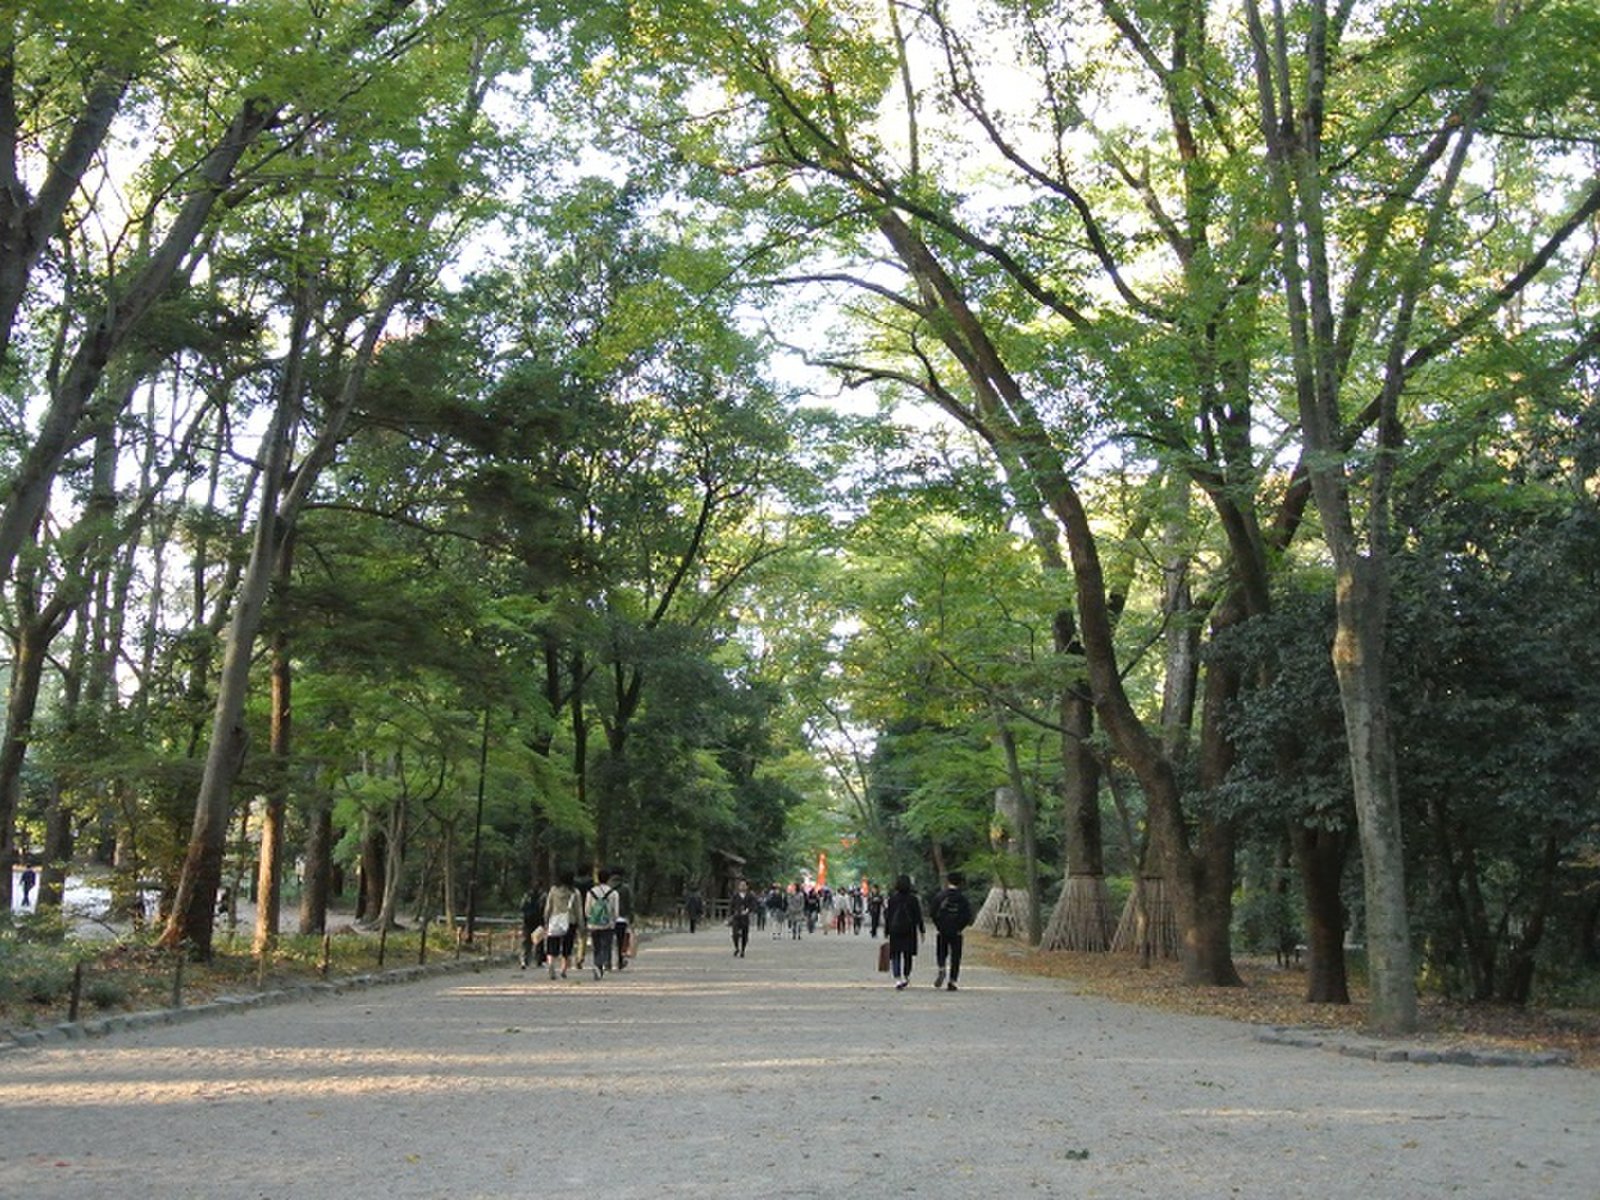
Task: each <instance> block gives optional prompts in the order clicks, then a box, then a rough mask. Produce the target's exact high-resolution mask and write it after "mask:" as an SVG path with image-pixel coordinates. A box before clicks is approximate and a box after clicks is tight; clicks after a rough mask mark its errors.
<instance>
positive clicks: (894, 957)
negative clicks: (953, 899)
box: [883, 875, 927, 991]
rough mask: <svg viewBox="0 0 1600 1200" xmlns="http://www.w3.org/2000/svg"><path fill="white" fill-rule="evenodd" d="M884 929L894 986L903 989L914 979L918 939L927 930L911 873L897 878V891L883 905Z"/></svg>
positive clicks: (895, 887)
mask: <svg viewBox="0 0 1600 1200" xmlns="http://www.w3.org/2000/svg"><path fill="white" fill-rule="evenodd" d="M883 929H884V932H885V933H887V934H888V935H889V971H890V973H891V974H892V975H893V976H894V986H895V987H896V988H897V989H899V990H901V991H904V990H905V988H906V986H907V985H908V984H910V982H911V964H912V962H913V961H914V960H915V959H916V957H917V942H918V941H919V940H920V939H921V938H922V936H923V934H924V933H926V932H927V928H926V926H924V925H923V923H922V902H921V901H919V900H918V899H917V895H916V893H915V892H913V891H912V890H911V877H910V876H909V875H902V876H900V877H899V878H898V879H896V880H895V881H894V891H893V892H891V893H890V894H889V902H888V904H886V905H884V912H883Z"/></svg>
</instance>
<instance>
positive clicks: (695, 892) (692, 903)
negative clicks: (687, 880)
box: [683, 888, 706, 933]
mask: <svg viewBox="0 0 1600 1200" xmlns="http://www.w3.org/2000/svg"><path fill="white" fill-rule="evenodd" d="M705 910H706V902H705V899H704V897H702V896H701V895H700V889H699V888H691V889H690V890H689V892H688V894H687V895H685V896H684V898H683V911H684V912H686V913H688V914H689V932H690V933H693V932H694V931H695V930H696V929H698V928H699V926H700V914H701V913H703V912H705Z"/></svg>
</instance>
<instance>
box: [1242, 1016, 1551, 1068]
mask: <svg viewBox="0 0 1600 1200" xmlns="http://www.w3.org/2000/svg"><path fill="white" fill-rule="evenodd" d="M1255 1040H1256V1041H1258V1042H1267V1043H1269V1044H1271V1045H1275V1046H1296V1047H1299V1048H1300V1049H1303V1050H1326V1051H1328V1052H1330V1053H1332V1054H1342V1055H1344V1056H1345V1057H1347V1058H1364V1059H1369V1060H1371V1061H1373V1062H1385V1063H1399V1062H1403V1063H1422V1064H1427V1065H1437V1064H1444V1065H1448V1066H1456V1067H1570V1066H1571V1065H1572V1062H1573V1059H1572V1055H1571V1054H1569V1053H1567V1052H1566V1051H1565V1050H1529V1051H1522V1050H1503V1049H1493V1050H1488V1049H1478V1048H1476V1047H1472V1046H1459V1045H1458V1046H1449V1045H1441V1046H1423V1045H1416V1044H1411V1045H1407V1044H1405V1043H1403V1042H1389V1041H1383V1040H1381V1039H1378V1038H1365V1037H1359V1036H1353V1035H1350V1034H1346V1033H1329V1032H1327V1031H1325V1030H1316V1029H1294V1028H1290V1027H1285V1026H1269V1027H1267V1028H1265V1029H1259V1030H1257V1031H1256V1032H1255Z"/></svg>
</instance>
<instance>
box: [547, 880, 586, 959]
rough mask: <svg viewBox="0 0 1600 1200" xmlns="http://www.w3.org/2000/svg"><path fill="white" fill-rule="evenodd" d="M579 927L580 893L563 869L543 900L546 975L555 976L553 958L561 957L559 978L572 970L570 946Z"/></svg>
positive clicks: (576, 936) (581, 906)
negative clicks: (547, 966) (548, 969)
mask: <svg viewBox="0 0 1600 1200" xmlns="http://www.w3.org/2000/svg"><path fill="white" fill-rule="evenodd" d="M582 926H583V904H582V894H581V893H580V892H579V891H578V889H577V888H576V887H574V886H573V882H572V872H571V871H567V872H564V873H563V874H562V876H561V878H560V879H558V880H557V881H556V885H555V886H554V887H553V888H551V889H550V894H549V895H548V896H546V897H545V901H544V953H545V959H546V960H547V961H548V962H549V964H550V978H551V979H554V978H555V977H556V959H558V958H559V959H560V960H561V978H563V979H565V978H566V977H567V972H568V971H570V970H571V969H572V947H573V944H574V943H575V942H576V941H577V938H578V932H579V930H580V929H581V928H582Z"/></svg>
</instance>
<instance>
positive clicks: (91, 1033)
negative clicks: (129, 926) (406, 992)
mask: <svg viewBox="0 0 1600 1200" xmlns="http://www.w3.org/2000/svg"><path fill="white" fill-rule="evenodd" d="M514 962H516V955H515V954H497V955H493V956H491V957H488V958H471V959H451V960H448V961H444V962H436V963H427V964H425V965H422V966H406V967H395V968H393V969H392V970H388V971H375V972H370V973H368V974H363V975H351V976H347V977H346V978H343V979H335V980H319V981H317V982H314V983H300V984H295V985H294V986H292V987H285V988H274V989H272V990H270V991H265V992H252V993H248V994H245V995H238V996H217V997H215V998H214V999H211V1000H207V1001H203V1002H201V1003H199V1004H189V1005H184V1006H183V1007H182V1008H159V1009H152V1010H150V1011H147V1012H134V1013H117V1014H113V1015H111V1016H106V1017H95V1018H92V1019H90V1020H87V1021H62V1022H60V1023H58V1024H55V1025H48V1026H45V1027H44V1028H42V1029H8V1030H3V1031H0V1053H4V1052H5V1051H8V1050H26V1049H31V1048H34V1047H39V1046H50V1045H59V1044H62V1043H65V1042H77V1041H83V1040H86V1039H88V1038H100V1037H106V1036H108V1035H110V1034H113V1033H121V1032H124V1031H126V1030H133V1029H149V1028H152V1027H154V1026H159V1025H178V1024H182V1023H184V1022H187V1021H197V1020H200V1019H201V1018H204V1017H213V1016H220V1015H221V1014H223V1013H231V1012H243V1011H246V1010H248V1009H253V1008H265V1007H267V1006H269V1005H275V1004H287V1003H290V1002H292V1001H297V1000H312V999H316V998H318V997H321V996H340V995H343V994H344V993H346V992H360V991H365V990H366V989H368V988H373V987H381V986H383V985H386V984H395V983H414V982H416V981H417V980H419V979H428V978H431V977H433V976H435V975H455V974H462V973H466V972H473V973H477V972H481V971H483V970H485V969H486V968H490V967H500V966H507V965H509V964H511V963H514ZM1255 1040H1256V1041H1258V1042H1265V1043H1269V1044H1271V1045H1278V1046H1294V1047H1297V1048H1299V1049H1304V1050H1327V1051H1330V1052H1332V1053H1335V1054H1341V1055H1344V1056H1346V1057H1349V1058H1364V1059H1370V1060H1372V1061H1375V1062H1386V1063H1398V1062H1410V1063H1418V1064H1439V1063H1446V1064H1450V1065H1453V1066H1464V1067H1565V1066H1571V1065H1572V1062H1573V1058H1572V1055H1571V1054H1569V1053H1567V1052H1566V1051H1564V1050H1542V1051H1520V1050H1506V1049H1498V1048H1496V1049H1485V1048H1482V1047H1475V1046H1469V1045H1435V1044H1427V1043H1417V1042H1410V1043H1407V1042H1403V1041H1388V1040H1385V1039H1382V1038H1375V1037H1362V1036H1360V1035H1357V1034H1350V1033H1344V1032H1337V1033H1331V1032H1329V1031H1327V1030H1319V1029H1296V1028H1294V1027H1292V1026H1282V1025H1272V1026H1265V1027H1262V1028H1260V1029H1258V1030H1256V1032H1255Z"/></svg>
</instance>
